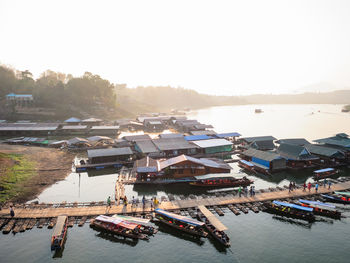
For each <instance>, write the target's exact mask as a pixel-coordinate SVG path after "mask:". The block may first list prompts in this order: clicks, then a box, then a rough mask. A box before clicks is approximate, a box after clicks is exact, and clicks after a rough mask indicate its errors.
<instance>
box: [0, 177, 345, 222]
mask: <svg viewBox="0 0 350 263" xmlns="http://www.w3.org/2000/svg"><path fill="white" fill-rule="evenodd" d="M347 189H350V181H344V182H340V183H336V184H333V185H332V187H331V189H330V190H329V189H328V187H326V188H324V187H323V186H320V187H319V190H318V192H317V193H316V192H315V189H312V190H311V192H309V191H308V190H307V189H306V191H303V189H301V188H299V189H295V190H294V191H292V192H289V191H288V190H277V191H273V192H263V193H257V194H256V195H255V196H251V197H250V196H249V197H248V196H247V197H245V196H242V197H239V196H237V195H232V194H231V195H226V196H220V197H217V196H215V197H208V198H196V199H184V200H173V201H163V202H162V203H161V204H159V208H162V209H165V210H181V209H189V208H196V207H198V206H199V205H204V206H209V207H212V206H214V207H215V206H228V205H232V204H233V205H239V204H245V203H258V202H265V201H269V200H274V199H288V198H298V197H303V198H305V197H308V196H312V195H315V194H322V193H330V192H333V191H343V190H347ZM150 212H152V207H151V204H150V203H149V202H148V203H147V204H146V206H145V207H143V206H142V203H138V204H136V205H135V206H132V205H131V204H128V205H127V206H124V205H121V204H112V206H111V207H108V206H107V205H106V204H105V202H99V203H95V204H94V205H86V206H79V205H78V204H77V205H70V206H69V207H67V206H66V205H65V204H64V203H63V204H51V205H46V206H40V205H39V206H37V207H35V206H34V207H33V208H31V207H15V217H14V219H26V218H30V219H32V218H34V219H40V218H53V217H57V216H59V215H62V214H64V215H67V216H69V217H85V216H86V217H92V216H96V215H100V214H142V213H150ZM9 217H10V216H9V209H5V208H3V209H2V210H0V218H9Z"/></svg>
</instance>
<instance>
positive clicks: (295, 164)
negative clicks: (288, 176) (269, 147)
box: [277, 143, 319, 169]
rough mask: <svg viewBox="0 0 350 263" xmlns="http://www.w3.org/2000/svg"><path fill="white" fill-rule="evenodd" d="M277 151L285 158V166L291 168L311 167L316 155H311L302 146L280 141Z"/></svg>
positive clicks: (313, 165)
mask: <svg viewBox="0 0 350 263" xmlns="http://www.w3.org/2000/svg"><path fill="white" fill-rule="evenodd" d="M277 153H278V154H279V155H281V156H282V157H283V158H285V159H286V160H287V167H288V168H292V169H302V168H312V167H315V164H314V163H315V162H316V161H318V159H319V158H318V157H316V156H314V155H312V154H311V153H310V152H309V150H308V149H307V148H305V147H304V146H299V145H293V144H286V143H282V144H280V146H279V147H278V148H277Z"/></svg>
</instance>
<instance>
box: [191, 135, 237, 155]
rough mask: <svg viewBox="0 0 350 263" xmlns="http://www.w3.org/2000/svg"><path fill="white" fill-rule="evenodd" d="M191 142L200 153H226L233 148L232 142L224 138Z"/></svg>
mask: <svg viewBox="0 0 350 263" xmlns="http://www.w3.org/2000/svg"><path fill="white" fill-rule="evenodd" d="M191 143H192V144H194V145H196V146H197V147H198V148H199V149H200V152H201V153H205V154H214V153H228V152H231V151H232V149H233V148H232V147H233V143H232V142H230V141H228V140H225V139H210V140H199V141H192V142H191Z"/></svg>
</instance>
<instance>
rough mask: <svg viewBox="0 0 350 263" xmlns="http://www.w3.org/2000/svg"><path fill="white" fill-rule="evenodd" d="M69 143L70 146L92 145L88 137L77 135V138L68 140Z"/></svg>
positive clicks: (82, 146)
mask: <svg viewBox="0 0 350 263" xmlns="http://www.w3.org/2000/svg"><path fill="white" fill-rule="evenodd" d="M67 145H68V146H69V147H70V148H84V147H90V146H91V143H90V142H89V140H87V139H84V138H79V137H75V138H72V139H69V140H68V141H67Z"/></svg>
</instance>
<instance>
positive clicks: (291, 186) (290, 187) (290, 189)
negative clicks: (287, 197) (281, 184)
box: [288, 182, 293, 193]
mask: <svg viewBox="0 0 350 263" xmlns="http://www.w3.org/2000/svg"><path fill="white" fill-rule="evenodd" d="M292 188H293V184H292V182H289V191H288V192H289V193H290V192H291V191H292Z"/></svg>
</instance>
